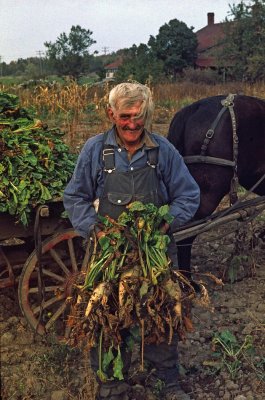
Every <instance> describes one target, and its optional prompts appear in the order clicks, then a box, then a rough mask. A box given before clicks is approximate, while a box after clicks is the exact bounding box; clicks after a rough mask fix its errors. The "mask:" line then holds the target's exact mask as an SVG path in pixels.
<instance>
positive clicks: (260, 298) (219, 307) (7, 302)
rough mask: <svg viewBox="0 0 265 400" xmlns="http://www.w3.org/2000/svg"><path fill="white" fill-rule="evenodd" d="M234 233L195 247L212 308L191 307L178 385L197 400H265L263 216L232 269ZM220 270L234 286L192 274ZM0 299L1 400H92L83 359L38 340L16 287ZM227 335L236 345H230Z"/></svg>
mask: <svg viewBox="0 0 265 400" xmlns="http://www.w3.org/2000/svg"><path fill="white" fill-rule="evenodd" d="M232 229H233V225H231V226H230V225H229V226H225V227H222V228H219V229H218V230H215V231H212V232H210V233H207V234H203V235H200V236H199V237H198V238H197V241H196V244H195V246H194V248H193V257H192V259H193V261H192V263H193V268H194V271H195V275H194V276H195V278H196V279H199V278H200V279H203V280H204V281H205V282H206V283H207V285H208V289H209V292H210V297H211V306H212V309H204V308H199V307H198V306H195V307H194V309H193V324H194V329H195V330H194V332H192V333H188V334H187V339H186V341H185V342H181V343H180V345H179V348H180V365H181V369H180V370H181V376H182V383H183V386H184V387H185V389H186V391H187V392H189V393H190V395H191V397H192V399H195V400H197V399H212V400H214V399H227V400H229V399H235V400H244V399H247V400H251V399H255V400H256V399H257V400H262V399H264V398H265V397H264V396H265V317H264V316H265V239H264V231H263V229H264V216H263V218H259V219H258V220H256V222H255V223H253V224H248V225H247V226H245V229H244V231H242V232H241V238H242V237H244V241H243V242H242V244H243V245H242V246H241V247H243V248H244V249H245V250H244V254H242V255H241V256H240V257H238V258H234V261H233V262H231V257H232V254H233V250H234V233H229V232H230V230H232ZM262 232H263V233H262ZM253 234H254V239H255V240H254V242H253V241H251V240H250V238H251V237H253ZM253 246H254V247H253ZM231 265H233V268H234V271H231ZM235 270H236V271H237V272H236V273H235ZM225 271H226V272H228V274H230V277H231V276H233V277H234V278H236V279H238V280H237V281H236V282H235V283H233V284H231V283H229V282H226V283H225V284H224V286H218V285H216V284H214V283H213V282H212V281H209V280H207V279H206V278H204V277H203V276H201V275H197V273H198V272H200V273H204V272H212V273H214V274H215V275H216V276H218V277H221V276H222V275H223V274H224V272H225ZM226 275H227V274H226ZM0 299H1V306H0V310H1V317H0V329H1V375H2V388H1V395H2V399H4V400H29V399H36V400H68V399H69V400H72V399H76V400H84V399H87V400H92V399H93V398H94V397H93V393H94V388H95V384H94V380H93V377H92V376H91V372H90V370H89V360H88V358H87V356H86V355H84V354H81V353H80V352H79V351H78V350H76V349H70V348H68V347H67V346H66V345H62V344H58V343H57V342H56V341H55V339H54V338H53V337H48V338H43V337H40V336H35V335H34V333H33V332H32V331H31V329H30V328H29V327H28V326H27V322H26V320H25V319H24V318H23V317H22V314H21V311H20V309H19V305H18V298H17V288H11V289H10V288H9V289H4V290H2V291H1V293H0ZM221 332H223V335H224V336H222V337H223V340H224V341H223V345H224V346H227V347H226V348H225V347H222V346H221V345H220V342H219V344H218V342H217V343H216V344H215V349H214V346H213V338H214V337H215V335H217V334H218V333H219V334H220V333H221ZM224 332H226V333H224ZM231 334H233V335H234V337H235V339H236V341H233V340H231V341H229V338H230V339H231V336H230V335H231ZM248 344H249V346H248ZM250 344H252V345H250ZM247 347H249V349H247ZM214 350H215V353H214ZM158 398H161V397H158ZM141 399H143V396H142V397H141Z"/></svg>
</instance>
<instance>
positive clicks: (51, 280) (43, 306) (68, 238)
mask: <svg viewBox="0 0 265 400" xmlns="http://www.w3.org/2000/svg"><path fill="white" fill-rule="evenodd" d="M81 240H82V238H81V237H80V236H79V235H78V233H77V232H76V231H75V230H74V229H72V228H71V229H67V230H63V231H60V232H56V233H55V234H54V235H53V236H52V237H51V238H47V239H46V240H44V242H43V244H42V255H43V258H42V265H43V268H42V275H43V278H44V279H43V292H44V299H43V301H42V302H41V303H40V301H38V293H39V288H38V283H37V274H38V262H37V254H36V251H34V252H33V253H32V254H31V255H30V256H29V257H28V259H27V261H26V263H25V264H24V267H23V270H22V273H21V275H20V280H19V302H20V306H21V309H22V312H23V314H24V315H25V317H26V319H27V320H28V322H29V323H30V325H31V327H32V328H33V329H35V330H37V332H38V333H39V334H41V335H44V334H45V333H48V331H49V329H51V328H52V330H53V331H54V333H55V334H56V335H58V336H59V337H62V336H64V337H66V338H69V337H70V333H71V327H69V326H67V324H66V320H67V316H68V311H69V310H68V309H70V304H69V301H68V298H70V297H71V296H72V288H73V285H74V284H75V282H76V279H77V278H78V276H79V273H80V272H79V271H80V267H81V265H83V266H84V267H86V266H87V263H88V261H89V253H90V252H89V247H90V246H89V245H88V246H87V249H86V252H85V251H84V249H82V248H80V245H81ZM42 311H43V317H44V318H43V320H41V321H39V319H40V315H41V314H42ZM49 316H51V318H49ZM47 318H49V319H47Z"/></svg>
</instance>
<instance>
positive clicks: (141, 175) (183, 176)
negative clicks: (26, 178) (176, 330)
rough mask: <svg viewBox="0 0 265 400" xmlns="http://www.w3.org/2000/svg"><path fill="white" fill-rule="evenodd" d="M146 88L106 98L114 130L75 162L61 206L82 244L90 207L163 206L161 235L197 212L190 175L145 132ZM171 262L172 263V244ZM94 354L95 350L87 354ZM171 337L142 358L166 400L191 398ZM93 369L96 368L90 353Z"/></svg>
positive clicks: (122, 87) (106, 389)
mask: <svg viewBox="0 0 265 400" xmlns="http://www.w3.org/2000/svg"><path fill="white" fill-rule="evenodd" d="M153 110H154V106H153V101H152V95H151V91H150V89H149V88H148V87H147V86H145V85H141V84H139V83H121V84H119V85H117V86H116V87H114V88H113V89H112V90H111V92H110V95H109V107H108V116H109V118H110V120H111V121H112V122H113V127H112V129H110V130H109V131H108V132H106V133H104V134H100V135H97V136H95V137H93V138H91V139H89V140H88V141H87V142H86V143H85V145H84V147H83V149H82V152H81V154H80V156H79V158H78V161H77V165H76V168H75V171H74V174H73V177H72V179H71V181H70V182H69V184H68V186H67V187H66V189H65V193H64V205H65V209H66V210H67V212H68V215H69V218H70V220H71V222H72V224H73V227H74V228H75V229H76V230H77V232H79V233H80V235H81V236H83V237H84V238H87V237H88V236H89V235H90V233H91V231H93V230H95V231H96V233H97V235H98V236H100V235H101V234H102V232H100V231H99V229H98V227H97V222H98V216H97V213H96V210H95V208H94V205H93V204H94V201H95V200H96V199H99V209H98V212H99V214H101V215H109V216H110V217H112V218H117V217H118V216H119V215H120V214H121V212H122V211H124V210H125V209H126V205H127V204H129V203H130V202H132V201H135V200H140V201H142V202H143V203H150V202H152V203H154V204H155V205H156V206H160V205H162V204H169V207H170V213H171V215H172V216H173V217H174V220H173V222H172V223H171V225H170V226H169V225H168V224H167V223H165V224H164V225H163V226H162V227H161V231H163V232H164V233H165V232H168V233H169V234H170V233H172V232H174V230H176V229H177V227H179V226H181V225H183V224H184V223H186V222H188V221H189V220H190V219H191V218H192V217H193V215H194V214H195V212H196V210H197V208H198V206H199V197H200V194H199V188H198V185H197V184H196V182H195V181H194V179H193V178H192V176H191V175H190V174H189V171H188V169H187V167H186V166H185V164H184V162H183V159H182V157H181V156H180V154H179V153H178V151H177V150H176V149H175V148H174V146H173V145H172V144H170V143H169V142H168V140H167V139H166V138H164V137H162V136H160V135H157V134H154V133H150V132H149V128H150V124H151V120H152V115H153ZM168 253H169V256H170V258H171V259H172V261H173V264H174V265H176V264H177V261H176V246H175V244H174V242H173V241H172V243H171V245H170V248H169V251H168ZM93 350H94V349H93ZM122 356H123V361H124V365H125V367H124V373H125V375H126V372H127V371H128V369H129V365H130V355H129V356H128V352H126V351H125V350H124V351H123V354H122ZM177 358H178V353H177V337H176V335H175V337H174V340H173V341H172V343H171V344H170V345H168V344H167V343H162V344H160V345H159V346H157V345H148V346H145V360H146V362H147V364H148V365H149V370H150V371H151V370H152V371H154V377H155V379H157V380H159V381H160V382H161V381H162V382H163V385H165V388H164V394H165V396H166V397H165V398H168V399H171V400H173V399H182V400H185V399H189V397H188V396H187V395H186V394H185V393H184V392H183V391H182V390H181V389H180V387H179V384H178V360H177ZM91 365H92V368H93V370H94V371H96V370H97V369H98V365H97V354H96V350H95V351H92V352H91ZM129 392H130V391H129V385H128V384H127V382H120V381H111V382H109V383H104V384H103V383H100V384H99V392H98V395H97V399H100V400H101V399H105V400H118V399H120V400H128V399H129V398H130V397H129Z"/></svg>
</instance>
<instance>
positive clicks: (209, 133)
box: [205, 128, 214, 139]
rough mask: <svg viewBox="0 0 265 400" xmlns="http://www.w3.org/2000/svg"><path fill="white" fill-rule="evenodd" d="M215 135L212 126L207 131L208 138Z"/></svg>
mask: <svg viewBox="0 0 265 400" xmlns="http://www.w3.org/2000/svg"><path fill="white" fill-rule="evenodd" d="M213 135H214V130H213V129H212V128H210V129H209V130H208V131H207V132H206V135H205V136H206V137H207V138H208V139H211V138H212V137H213Z"/></svg>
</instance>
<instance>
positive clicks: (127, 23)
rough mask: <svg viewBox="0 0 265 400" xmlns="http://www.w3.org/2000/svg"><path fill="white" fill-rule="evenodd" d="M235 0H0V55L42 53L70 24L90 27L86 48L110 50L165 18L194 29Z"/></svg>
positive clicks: (142, 39) (143, 37) (143, 38)
mask: <svg viewBox="0 0 265 400" xmlns="http://www.w3.org/2000/svg"><path fill="white" fill-rule="evenodd" d="M239 2H240V0H231V1H230V0H0V57H1V59H0V61H2V62H6V63H9V62H10V61H12V60H17V59H18V58H27V57H36V56H40V55H44V52H45V50H46V48H45V46H44V42H52V43H54V42H55V41H56V39H57V38H58V36H59V35H60V34H61V33H62V32H65V33H66V34H69V32H70V29H71V27H72V26H73V25H80V26H81V27H82V28H85V29H89V30H90V31H92V32H93V34H92V38H93V39H94V40H95V41H96V43H95V44H94V45H93V46H91V47H90V49H89V52H90V53H93V52H94V51H95V50H97V51H98V52H99V54H106V53H111V52H113V51H117V50H119V49H122V48H126V47H131V46H132V45H133V44H136V45H139V44H140V43H145V44H147V42H148V40H149V38H150V36H151V35H153V36H156V35H157V34H158V32H159V28H160V27H161V26H162V25H164V24H166V23H168V22H169V21H170V20H171V19H175V18H176V19H178V20H179V21H182V22H185V24H186V25H187V26H188V27H189V28H191V27H194V32H196V31H197V30H199V29H201V28H203V27H204V26H206V25H207V13H208V12H213V13H214V14H215V22H216V23H217V22H222V21H224V19H225V17H227V16H228V14H229V11H230V8H229V4H238V3H239Z"/></svg>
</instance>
